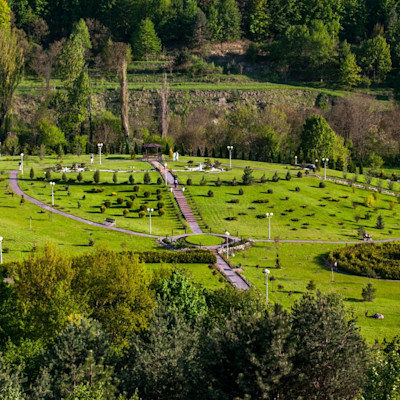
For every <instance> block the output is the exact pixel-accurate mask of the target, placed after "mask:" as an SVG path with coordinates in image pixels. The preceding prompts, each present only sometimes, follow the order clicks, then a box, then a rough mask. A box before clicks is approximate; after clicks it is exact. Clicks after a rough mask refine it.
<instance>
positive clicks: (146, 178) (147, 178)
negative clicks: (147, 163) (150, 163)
mask: <svg viewBox="0 0 400 400" xmlns="http://www.w3.org/2000/svg"><path fill="white" fill-rule="evenodd" d="M143 183H144V184H145V185H148V184H150V183H151V178H150V174H149V173H148V172H145V173H144V175H143Z"/></svg>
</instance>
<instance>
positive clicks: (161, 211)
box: [158, 208, 165, 217]
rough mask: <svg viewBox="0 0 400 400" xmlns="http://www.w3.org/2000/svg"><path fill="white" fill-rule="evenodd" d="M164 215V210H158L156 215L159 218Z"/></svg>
mask: <svg viewBox="0 0 400 400" xmlns="http://www.w3.org/2000/svg"><path fill="white" fill-rule="evenodd" d="M164 214H165V210H164V209H163V208H160V209H159V210H158V215H159V216H160V217H162V216H163V215H164Z"/></svg>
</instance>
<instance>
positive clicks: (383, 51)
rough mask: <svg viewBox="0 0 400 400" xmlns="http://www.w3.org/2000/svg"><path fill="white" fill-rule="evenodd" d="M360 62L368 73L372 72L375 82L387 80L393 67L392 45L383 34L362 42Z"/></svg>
mask: <svg viewBox="0 0 400 400" xmlns="http://www.w3.org/2000/svg"><path fill="white" fill-rule="evenodd" d="M360 64H361V66H362V67H363V69H364V71H365V72H366V73H367V74H368V75H370V74H371V73H372V80H373V81H374V82H381V81H383V80H385V78H386V75H387V74H388V73H389V72H390V71H391V69H392V59H391V56H390V46H389V45H388V44H387V42H386V39H385V38H384V37H383V36H381V35H377V36H375V37H374V38H372V39H368V40H367V41H365V42H363V43H362V45H361V49H360Z"/></svg>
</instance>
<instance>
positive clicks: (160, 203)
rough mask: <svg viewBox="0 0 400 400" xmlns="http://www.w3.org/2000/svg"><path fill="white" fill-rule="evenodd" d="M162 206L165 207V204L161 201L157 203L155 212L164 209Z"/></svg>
mask: <svg viewBox="0 0 400 400" xmlns="http://www.w3.org/2000/svg"><path fill="white" fill-rule="evenodd" d="M164 206H165V203H164V202H163V201H159V202H158V203H157V210H159V209H160V208H164Z"/></svg>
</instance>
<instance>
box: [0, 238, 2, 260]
mask: <svg viewBox="0 0 400 400" xmlns="http://www.w3.org/2000/svg"><path fill="white" fill-rule="evenodd" d="M2 244H3V236H0V264H3V246H2Z"/></svg>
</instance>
